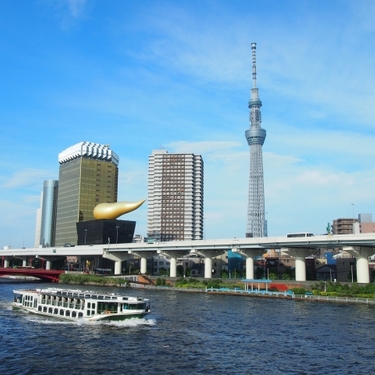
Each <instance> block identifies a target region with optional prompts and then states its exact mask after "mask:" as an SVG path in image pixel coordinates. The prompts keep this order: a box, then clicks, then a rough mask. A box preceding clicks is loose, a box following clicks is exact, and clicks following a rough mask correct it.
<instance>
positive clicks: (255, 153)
mask: <svg viewBox="0 0 375 375" xmlns="http://www.w3.org/2000/svg"><path fill="white" fill-rule="evenodd" d="M251 53H252V75H253V88H252V89H251V98H250V101H249V109H250V129H249V130H246V132H245V136H246V139H247V143H248V144H249V146H250V179H249V197H248V206H247V227H246V237H264V236H266V235H267V226H266V220H265V203H264V179H263V152H262V146H263V144H264V140H265V139H266V131H265V130H264V129H262V126H261V123H262V118H261V112H260V107H261V106H262V102H261V101H260V99H259V94H258V88H257V82H256V76H257V73H256V43H251Z"/></svg>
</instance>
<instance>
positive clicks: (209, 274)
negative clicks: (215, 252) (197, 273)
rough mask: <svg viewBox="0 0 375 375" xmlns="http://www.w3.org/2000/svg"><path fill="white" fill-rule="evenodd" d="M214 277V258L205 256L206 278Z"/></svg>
mask: <svg viewBox="0 0 375 375" xmlns="http://www.w3.org/2000/svg"><path fill="white" fill-rule="evenodd" d="M211 277H212V259H211V258H204V278H205V279H211Z"/></svg>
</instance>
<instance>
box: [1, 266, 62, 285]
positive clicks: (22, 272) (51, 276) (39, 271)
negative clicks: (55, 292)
mask: <svg viewBox="0 0 375 375" xmlns="http://www.w3.org/2000/svg"><path fill="white" fill-rule="evenodd" d="M62 273H65V271H64V270H45V269H43V268H22V267H20V268H0V277H1V276H5V275H14V276H33V277H37V278H39V279H41V280H45V281H52V282H55V283H57V282H58V281H59V276H60V275H61V274H62Z"/></svg>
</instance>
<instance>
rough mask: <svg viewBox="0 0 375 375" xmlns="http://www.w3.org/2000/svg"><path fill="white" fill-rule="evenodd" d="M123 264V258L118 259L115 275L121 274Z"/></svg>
mask: <svg viewBox="0 0 375 375" xmlns="http://www.w3.org/2000/svg"><path fill="white" fill-rule="evenodd" d="M121 264H122V261H121V260H117V261H116V262H115V270H114V271H115V272H114V273H115V275H121V271H122V270H121Z"/></svg>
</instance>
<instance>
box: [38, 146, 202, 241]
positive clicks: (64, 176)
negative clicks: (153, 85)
mask: <svg viewBox="0 0 375 375" xmlns="http://www.w3.org/2000/svg"><path fill="white" fill-rule="evenodd" d="M58 161H59V164H60V169H59V180H58V181H56V180H48V181H44V184H43V191H42V194H41V203H40V208H39V209H38V210H37V217H36V232H35V247H39V246H42V247H49V246H74V245H76V244H89V242H88V241H87V240H88V238H89V234H88V233H87V231H88V229H81V232H82V233H81V236H80V237H81V238H80V240H78V237H77V230H78V229H77V228H83V227H82V225H79V223H83V222H90V221H93V220H94V215H93V210H94V208H95V206H97V205H98V204H99V203H113V202H117V199H118V174H119V169H118V166H119V157H118V155H117V154H116V153H115V152H114V151H113V150H111V149H110V147H109V145H102V144H97V143H90V142H80V143H77V144H75V145H73V146H71V147H69V148H67V149H66V150H64V151H63V152H61V153H60V154H59V156H58ZM148 179H149V183H148V200H149V205H148V237H149V238H150V239H152V240H153V241H154V240H155V241H170V240H176V241H179V240H195V239H202V238H203V160H202V157H201V155H195V154H192V153H191V154H169V153H168V152H167V151H165V150H159V151H153V152H152V155H150V157H149V172H148ZM115 224H116V225H115V227H114V228H115V232H116V233H113V236H114V238H115V239H112V243H113V242H121V241H119V240H120V239H121V238H122V237H121V229H122V228H123V226H122V225H120V224H121V223H115ZM87 227H89V226H87ZM90 227H93V226H92V224H91V226H90ZM124 228H125V227H124ZM119 231H120V233H119ZM112 232H113V231H112ZM109 237H111V234H110V235H109ZM110 240H111V238H108V241H110ZM133 240H134V241H137V242H139V241H141V240H144V239H143V238H141V237H140V236H139V235H138V236H135V238H134V239H133Z"/></svg>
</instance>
